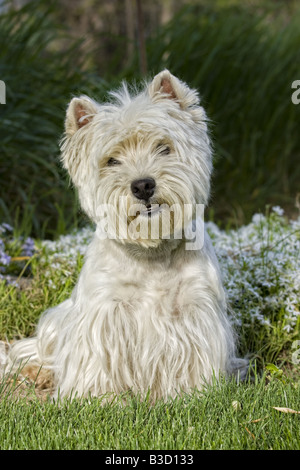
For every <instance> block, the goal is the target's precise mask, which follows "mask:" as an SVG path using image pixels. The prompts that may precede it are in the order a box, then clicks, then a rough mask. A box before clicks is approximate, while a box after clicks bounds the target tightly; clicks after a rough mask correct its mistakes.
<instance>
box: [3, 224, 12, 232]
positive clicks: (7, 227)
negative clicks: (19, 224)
mask: <svg viewBox="0 0 300 470" xmlns="http://www.w3.org/2000/svg"><path fill="white" fill-rule="evenodd" d="M12 231H13V228H12V226H11V225H9V224H6V223H3V224H1V225H0V232H1V233H3V232H12Z"/></svg>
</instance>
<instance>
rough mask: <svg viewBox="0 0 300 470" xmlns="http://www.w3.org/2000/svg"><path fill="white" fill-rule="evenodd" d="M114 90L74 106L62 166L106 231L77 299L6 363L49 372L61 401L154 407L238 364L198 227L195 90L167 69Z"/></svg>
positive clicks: (203, 195)
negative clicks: (126, 397)
mask: <svg viewBox="0 0 300 470" xmlns="http://www.w3.org/2000/svg"><path fill="white" fill-rule="evenodd" d="M111 95H112V99H111V102H109V103H105V104H98V103H96V102H94V101H93V100H91V99H89V98H88V97H80V98H74V99H73V100H72V101H71V103H70V105H69V107H68V110H67V116H66V122H65V138H64V139H63V141H62V161H63V164H64V167H65V168H66V169H67V170H68V171H69V173H70V176H71V178H72V181H73V183H74V185H75V186H76V187H77V189H78V193H79V197H80V201H81V205H82V207H83V209H84V210H85V211H86V213H87V214H88V215H89V216H90V218H91V219H92V220H93V221H94V222H95V223H96V224H97V230H96V233H95V236H94V239H93V241H92V243H91V245H90V247H89V249H88V252H87V256H86V259H85V264H84V266H83V269H82V272H81V274H80V277H79V279H78V282H77V285H76V287H75V289H74V291H73V293H72V296H71V298H70V299H68V300H66V301H64V302H63V303H61V304H60V305H58V306H57V307H55V308H52V309H50V310H48V311H46V312H45V313H44V314H43V315H42V317H41V319H40V321H39V324H38V326H37V332H36V335H35V336H34V337H32V338H27V339H24V340H21V341H17V342H16V343H14V344H13V345H12V347H11V351H10V353H9V363H10V364H12V363H15V364H19V363H20V361H27V367H28V365H29V366H30V367H32V366H37V367H39V366H43V370H48V371H50V372H51V375H52V377H53V381H54V386H55V389H56V393H59V394H60V396H62V397H63V396H69V395H71V394H76V393H77V394H78V395H80V396H87V395H89V394H91V395H95V396H100V395H102V394H105V393H107V392H113V393H120V392H124V391H127V390H131V391H132V392H134V393H142V394H144V393H147V392H148V393H150V396H151V397H152V399H153V400H155V399H159V398H167V397H170V396H175V395H176V394H177V393H181V392H190V391H191V390H192V389H194V388H197V389H200V388H201V387H202V386H203V384H207V383H211V381H212V379H213V377H216V378H218V377H219V376H220V374H222V375H223V374H228V373H232V372H233V369H235V368H236V366H237V365H238V366H239V360H236V359H235V341H234V335H233V331H232V328H231V325H230V322H229V320H228V318H227V313H226V311H227V306H226V298H225V293H224V290H223V287H222V282H221V278H220V273H219V268H218V263H217V259H216V257H215V254H214V251H213V248H212V245H211V242H210V240H209V238H208V235H207V234H206V233H205V234H203V233H202V230H203V223H202V222H203V221H202V219H201V217H200V220H199V221H198V222H197V221H196V218H197V208H199V207H202V206H203V205H205V204H206V203H207V201H208V198H209V189H210V174H211V170H212V157H211V147H210V141H209V137H208V133H207V124H206V115H205V112H204V110H203V108H202V107H201V106H199V98H198V95H197V93H196V92H195V91H194V90H191V89H189V88H188V86H187V85H186V84H184V83H183V82H181V81H180V80H178V79H177V78H176V77H174V76H173V75H171V74H170V73H169V72H168V71H167V70H164V71H162V72H161V73H159V74H158V75H157V76H156V77H155V78H154V79H153V81H152V82H151V83H149V84H148V85H147V86H146V88H145V90H144V91H143V92H141V93H139V94H135V96H130V94H129V92H128V89H127V87H126V85H125V84H124V85H123V88H122V89H121V91H119V92H115V93H111ZM186 208H187V209H186ZM166 221H167V222H166ZM190 234H193V239H192V238H191V236H190ZM191 240H192V241H191ZM195 241H196V242H195Z"/></svg>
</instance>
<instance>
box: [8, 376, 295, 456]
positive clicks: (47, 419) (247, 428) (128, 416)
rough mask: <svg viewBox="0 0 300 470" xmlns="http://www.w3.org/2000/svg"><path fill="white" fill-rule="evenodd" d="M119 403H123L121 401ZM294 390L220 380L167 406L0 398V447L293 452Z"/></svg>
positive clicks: (275, 384)
mask: <svg viewBox="0 0 300 470" xmlns="http://www.w3.org/2000/svg"><path fill="white" fill-rule="evenodd" d="M123 398H124V397H123ZM273 407H280V408H289V409H293V410H295V411H299V410H300V387H299V384H298V386H297V385H295V384H293V383H288V384H284V383H282V381H280V380H277V379H274V378H273V379H271V381H265V377H260V378H259V377H256V381H255V382H254V383H244V384H236V383H235V382H233V381H229V382H221V383H220V384H218V385H215V386H212V387H209V388H208V389H207V390H205V391H204V392H203V393H199V392H195V393H194V394H191V395H186V396H184V397H181V398H176V399H174V400H170V401H168V402H166V403H163V402H157V403H156V404H155V405H151V404H149V403H148V402H147V400H145V401H139V400H138V399H136V398H132V397H129V396H128V397H127V402H126V404H125V405H124V404H122V401H121V399H120V398H119V399H115V400H114V401H113V402H112V403H109V404H108V403H106V404H105V403H102V402H101V400H99V399H96V398H91V399H90V400H88V399H84V400H79V399H74V400H73V401H70V400H65V401H64V402H63V403H54V402H52V401H51V400H49V401H46V402H41V401H39V400H38V399H35V398H31V400H30V401H28V399H26V398H22V399H19V400H18V401H16V400H13V399H11V398H10V397H9V393H6V394H4V395H3V396H2V398H1V399H0V416H1V421H0V429H1V431H0V448H1V449H48V450H52V449H57V450H58V449H60V450H62V449H69V450H71V449H107V450H108V449H114V450H117V449H122V450H147V449H150V450H155V449H160V450H172V449H173V450H185V449H189V450H192V449H206V450H210V449H240V450H242V449H249V450H250V449H251V450H258V449H273V450H288V449H300V421H299V420H300V415H299V414H292V413H284V412H281V411H277V410H275V409H274V408H273Z"/></svg>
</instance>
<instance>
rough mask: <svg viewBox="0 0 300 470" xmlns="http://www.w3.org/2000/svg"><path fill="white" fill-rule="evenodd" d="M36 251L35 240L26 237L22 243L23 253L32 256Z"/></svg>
mask: <svg viewBox="0 0 300 470" xmlns="http://www.w3.org/2000/svg"><path fill="white" fill-rule="evenodd" d="M34 251H35V248H34V240H33V239H32V238H30V237H28V238H26V240H25V242H24V243H23V245H22V255H23V256H32V255H33V253H34Z"/></svg>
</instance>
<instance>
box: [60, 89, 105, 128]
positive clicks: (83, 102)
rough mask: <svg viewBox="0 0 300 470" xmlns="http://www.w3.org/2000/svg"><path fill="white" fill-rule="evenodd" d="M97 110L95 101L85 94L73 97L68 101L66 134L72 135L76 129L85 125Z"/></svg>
mask: <svg viewBox="0 0 300 470" xmlns="http://www.w3.org/2000/svg"><path fill="white" fill-rule="evenodd" d="M97 112H98V107H97V103H96V102H95V101H93V100H92V99H91V98H88V97H87V96H81V97H80V98H73V99H72V101H71V102H70V104H69V106H68V109H67V115H66V120H65V129H66V135H69V136H71V135H73V134H75V132H77V131H78V129H81V128H82V127H84V126H86V125H87V124H88V123H89V122H91V120H92V119H93V116H94V115H95V114H96V113H97Z"/></svg>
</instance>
